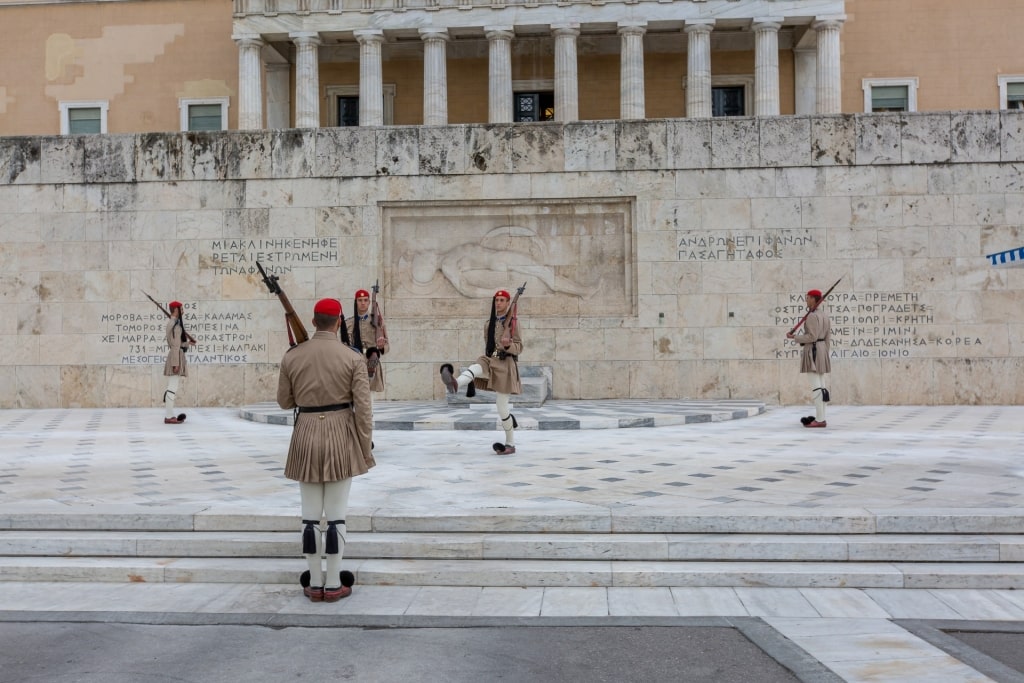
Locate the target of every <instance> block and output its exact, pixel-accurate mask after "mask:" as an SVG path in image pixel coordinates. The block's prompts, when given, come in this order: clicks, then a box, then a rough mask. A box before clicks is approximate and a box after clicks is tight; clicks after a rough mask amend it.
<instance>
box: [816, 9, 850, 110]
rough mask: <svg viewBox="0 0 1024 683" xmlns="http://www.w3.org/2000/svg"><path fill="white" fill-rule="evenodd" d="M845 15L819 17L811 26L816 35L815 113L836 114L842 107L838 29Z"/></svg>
mask: <svg viewBox="0 0 1024 683" xmlns="http://www.w3.org/2000/svg"><path fill="white" fill-rule="evenodd" d="M845 20H846V16H845V15H844V16H842V17H823V18H819V19H818V20H817V21H815V22H814V23H813V24H811V28H812V29H814V31H815V32H816V33H817V35H818V78H817V88H818V103H817V113H819V114H838V113H840V112H841V111H842V109H843V91H842V80H841V75H842V72H841V70H840V68H839V29H840V28H842V26H843V22H844V21H845Z"/></svg>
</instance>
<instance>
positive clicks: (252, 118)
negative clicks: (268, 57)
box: [232, 34, 263, 130]
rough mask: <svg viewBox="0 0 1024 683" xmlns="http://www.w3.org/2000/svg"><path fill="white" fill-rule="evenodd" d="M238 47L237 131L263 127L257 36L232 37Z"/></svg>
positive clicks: (261, 79) (261, 63)
mask: <svg viewBox="0 0 1024 683" xmlns="http://www.w3.org/2000/svg"><path fill="white" fill-rule="evenodd" d="M232 38H234V41H235V43H237V45H238V129H239V130H257V129H259V128H262V127H263V62H262V60H261V59H260V50H261V49H262V48H263V40H262V39H261V38H260V37H259V36H258V35H255V34H253V35H243V36H232Z"/></svg>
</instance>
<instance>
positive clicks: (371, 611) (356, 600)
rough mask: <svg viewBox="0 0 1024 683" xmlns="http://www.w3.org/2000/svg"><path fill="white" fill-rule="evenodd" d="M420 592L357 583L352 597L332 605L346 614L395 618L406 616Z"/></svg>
mask: <svg viewBox="0 0 1024 683" xmlns="http://www.w3.org/2000/svg"><path fill="white" fill-rule="evenodd" d="M419 592H420V587H419V586H361V585H359V583H358V582H356V585H355V586H353V587H352V595H350V596H348V597H347V598H345V599H344V600H341V601H339V602H338V603H332V604H339V605H342V606H343V607H344V610H345V613H346V614H365V615H372V616H393V615H399V614H405V613H406V612H407V611H408V609H409V606H410V605H412V603H413V600H415V599H416V595H417V594H418V593H419ZM303 599H304V598H303ZM307 604H309V603H308V602H307Z"/></svg>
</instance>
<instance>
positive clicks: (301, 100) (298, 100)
mask: <svg viewBox="0 0 1024 683" xmlns="http://www.w3.org/2000/svg"><path fill="white" fill-rule="evenodd" d="M288 37H289V38H291V39H292V42H294V43H295V127H296V128H319V127H320V55H319V52H318V49H317V48H319V47H320V36H319V35H318V34H316V33H315V32H309V31H302V32H300V33H289V34H288Z"/></svg>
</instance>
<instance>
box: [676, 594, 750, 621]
mask: <svg viewBox="0 0 1024 683" xmlns="http://www.w3.org/2000/svg"><path fill="white" fill-rule="evenodd" d="M669 590H670V591H671V592H672V600H673V602H675V608H676V612H678V613H679V616H681V617H746V616H750V612H749V610H747V608H746V607H745V606H744V605H743V601H742V600H740V598H739V596H738V595H737V594H736V591H735V590H734V589H732V588H726V587H711V588H678V587H673V588H670V589H669ZM751 590H756V589H751Z"/></svg>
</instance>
